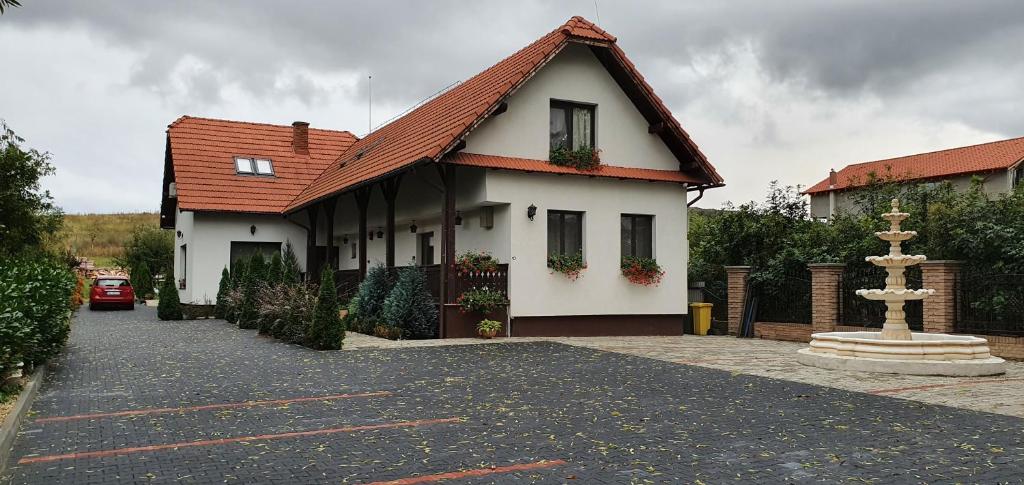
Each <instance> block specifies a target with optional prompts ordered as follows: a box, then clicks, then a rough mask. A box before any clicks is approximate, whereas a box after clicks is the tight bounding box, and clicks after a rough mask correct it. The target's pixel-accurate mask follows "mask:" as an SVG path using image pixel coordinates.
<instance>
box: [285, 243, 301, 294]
mask: <svg viewBox="0 0 1024 485" xmlns="http://www.w3.org/2000/svg"><path fill="white" fill-rule="evenodd" d="M281 273H282V278H283V281H284V282H285V283H287V284H290V285H291V284H295V283H299V282H300V280H301V279H302V278H301V274H302V271H300V270H299V258H297V257H295V251H293V250H292V245H291V243H284V255H283V256H281Z"/></svg>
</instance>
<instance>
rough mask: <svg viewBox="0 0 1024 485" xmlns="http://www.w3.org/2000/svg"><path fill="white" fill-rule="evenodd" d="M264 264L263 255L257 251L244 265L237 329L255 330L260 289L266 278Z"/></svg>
mask: <svg viewBox="0 0 1024 485" xmlns="http://www.w3.org/2000/svg"><path fill="white" fill-rule="evenodd" d="M266 266H267V264H266V262H265V261H264V259H263V253H261V252H259V251H257V252H255V253H253V255H252V257H251V258H249V263H248V264H246V265H245V269H246V271H245V278H243V279H242V288H241V290H242V306H241V308H239V309H238V328H248V329H251V328H256V327H257V325H258V322H257V321H256V318H257V317H258V316H259V310H258V306H259V301H258V300H259V294H260V287H261V286H263V281H264V279H265V278H266Z"/></svg>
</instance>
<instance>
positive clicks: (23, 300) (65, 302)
mask: <svg viewBox="0 0 1024 485" xmlns="http://www.w3.org/2000/svg"><path fill="white" fill-rule="evenodd" d="M74 291H75V275H74V274H73V273H72V272H71V271H70V270H69V269H68V268H67V267H66V266H64V265H61V264H60V263H59V262H57V261H53V260H50V259H46V258H33V259H29V258H20V259H10V260H7V261H3V262H0V375H2V374H5V373H6V372H7V371H10V370H13V369H14V368H15V367H16V366H17V364H18V363H19V362H22V361H23V362H25V364H26V365H27V366H35V365H39V364H41V363H43V362H45V361H46V360H47V359H49V358H50V357H52V356H54V355H56V354H57V353H58V352H60V350H61V348H63V347H64V342H66V341H67V338H68V333H69V331H70V330H71V312H72V308H71V294H72V293H73V292H74Z"/></svg>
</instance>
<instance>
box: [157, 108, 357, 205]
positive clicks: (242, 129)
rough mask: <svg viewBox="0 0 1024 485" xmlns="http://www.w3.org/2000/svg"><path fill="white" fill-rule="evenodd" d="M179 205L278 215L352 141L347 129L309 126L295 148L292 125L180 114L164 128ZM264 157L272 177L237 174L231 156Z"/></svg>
mask: <svg viewBox="0 0 1024 485" xmlns="http://www.w3.org/2000/svg"><path fill="white" fill-rule="evenodd" d="M167 137H168V144H169V147H170V155H171V160H172V162H173V170H174V172H173V175H174V178H173V180H174V182H175V185H176V188H177V192H178V208H179V209H181V210H193V211H224V212H255V213H274V214H280V213H282V212H283V211H284V209H285V207H287V206H288V203H290V202H291V201H292V200H294V199H295V196H297V195H299V193H300V192H302V190H303V189H304V188H306V187H307V186H308V185H309V183H310V182H312V181H313V180H314V179H316V177H317V176H319V175H320V174H321V173H322V172H323V171H324V168H326V167H327V166H328V165H329V164H330V163H332V162H334V161H335V160H337V159H338V157H339V156H340V155H341V153H342V152H344V151H345V149H347V148H348V147H349V146H351V145H352V143H353V142H355V141H356V137H355V135H353V134H352V133H349V132H347V131H334V130H322V129H316V128H310V129H309V150H308V152H309V153H296V150H295V149H294V148H293V146H292V137H293V128H292V127H291V126H282V125H268V124H260V123H248V122H242V121H228V120H217V119H209V118H196V117H192V116H182V117H181V118H178V119H177V120H176V121H175V122H173V123H171V124H170V125H169V126H168V129H167ZM236 156H240V157H255V158H269V159H270V160H271V161H272V163H273V166H274V173H275V175H274V176H273V177H267V176H255V175H239V174H237V173H236V172H235V157H236Z"/></svg>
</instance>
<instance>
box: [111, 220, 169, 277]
mask: <svg viewBox="0 0 1024 485" xmlns="http://www.w3.org/2000/svg"><path fill="white" fill-rule="evenodd" d="M114 262H115V263H116V264H117V265H118V266H121V267H122V268H125V269H126V270H128V273H129V274H131V273H133V272H134V271H135V268H136V267H137V266H139V265H142V264H144V265H146V266H148V267H149V269H150V270H152V269H164V268H166V269H170V268H173V267H174V234H172V233H171V231H166V230H163V229H160V228H159V227H155V226H143V225H139V226H136V227H135V228H134V229H132V234H131V236H130V237H129V238H128V241H127V242H126V243H125V245H124V250H123V252H122V253H121V255H120V256H117V257H115V258H114ZM167 275H168V276H169V277H170V278H171V279H173V275H174V272H173V271H171V272H169V273H167Z"/></svg>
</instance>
